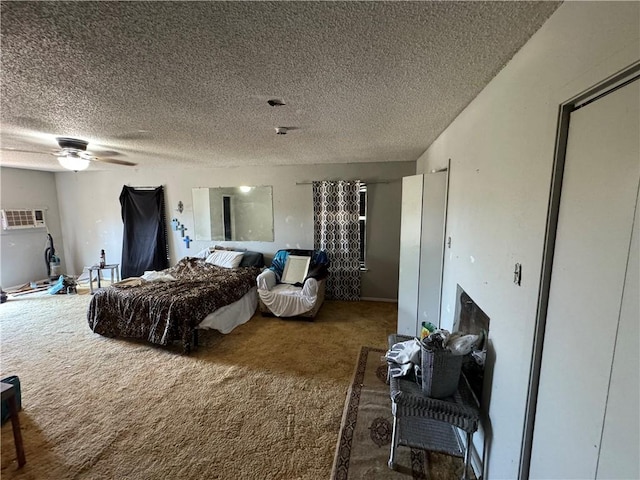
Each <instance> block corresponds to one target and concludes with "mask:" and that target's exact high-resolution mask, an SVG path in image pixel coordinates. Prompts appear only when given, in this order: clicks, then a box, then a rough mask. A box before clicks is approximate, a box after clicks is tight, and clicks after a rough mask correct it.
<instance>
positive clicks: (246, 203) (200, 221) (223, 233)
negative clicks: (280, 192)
mask: <svg viewBox="0 0 640 480" xmlns="http://www.w3.org/2000/svg"><path fill="white" fill-rule="evenodd" d="M192 194H193V221H194V230H195V232H194V236H195V239H196V240H214V241H238V242H243V241H244V242H248V241H254V242H273V198H272V197H273V196H272V192H271V187H270V186H262V187H218V188H194V189H193V191H192Z"/></svg>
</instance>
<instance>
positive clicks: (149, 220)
mask: <svg viewBox="0 0 640 480" xmlns="http://www.w3.org/2000/svg"><path fill="white" fill-rule="evenodd" d="M120 205H121V207H122V222H123V223H124V232H123V236H122V278H129V277H139V276H141V275H142V274H143V273H144V272H145V270H163V269H165V268H168V267H169V250H168V247H169V245H168V242H167V222H166V220H165V215H164V190H163V188H162V187H157V188H154V189H136V188H135V187H127V186H126V185H125V186H123V187H122V193H121V194H120Z"/></svg>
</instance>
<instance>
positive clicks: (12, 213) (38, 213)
mask: <svg viewBox="0 0 640 480" xmlns="http://www.w3.org/2000/svg"><path fill="white" fill-rule="evenodd" d="M0 213H2V229H3V230H18V229H23V228H45V227H46V225H45V223H44V210H32V209H26V208H20V209H12V210H9V209H6V210H5V209H3V210H0Z"/></svg>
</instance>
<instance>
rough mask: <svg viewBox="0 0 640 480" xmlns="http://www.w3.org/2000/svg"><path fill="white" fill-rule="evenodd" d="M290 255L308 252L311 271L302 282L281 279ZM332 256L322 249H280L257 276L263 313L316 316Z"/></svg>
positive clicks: (283, 315) (304, 254)
mask: <svg viewBox="0 0 640 480" xmlns="http://www.w3.org/2000/svg"><path fill="white" fill-rule="evenodd" d="M289 255H298V256H309V257H311V263H310V267H309V272H308V274H307V276H306V278H305V279H304V281H303V282H302V283H298V284H295V285H291V284H288V283H281V282H280V280H281V278H282V273H283V270H284V267H285V265H286V261H287V257H288V256H289ZM328 266H329V260H328V258H327V255H326V253H325V252H323V251H317V250H316V251H314V250H293V249H289V250H278V251H277V252H276V254H275V256H274V257H273V261H272V264H271V267H269V268H268V269H266V270H264V271H263V272H262V273H261V274H260V275H258V278H257V284H258V305H259V308H260V312H261V313H262V315H275V316H277V317H306V318H314V317H315V316H316V314H317V313H318V310H319V309H320V306H321V305H322V303H323V302H324V295H325V278H326V276H327V269H328Z"/></svg>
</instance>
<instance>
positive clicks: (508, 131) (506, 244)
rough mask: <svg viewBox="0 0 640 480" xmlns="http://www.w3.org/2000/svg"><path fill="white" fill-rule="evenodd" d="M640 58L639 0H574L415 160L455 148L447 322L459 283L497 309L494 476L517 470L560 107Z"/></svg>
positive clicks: (443, 155)
mask: <svg viewBox="0 0 640 480" xmlns="http://www.w3.org/2000/svg"><path fill="white" fill-rule="evenodd" d="M639 59H640V3H638V2H620V3H618V2H566V3H564V4H563V5H562V6H561V7H560V8H559V9H558V10H557V11H556V12H555V13H554V14H553V15H552V16H551V17H550V19H549V20H548V21H547V22H546V23H545V24H544V25H543V27H542V28H541V29H540V31H538V32H537V33H536V34H535V35H534V36H533V37H532V39H531V40H530V41H529V42H528V43H527V44H526V45H525V46H524V47H523V48H522V49H521V50H520V52H518V53H517V54H516V55H515V56H514V58H513V59H512V60H511V62H510V63H509V64H508V65H507V66H506V67H505V68H504V69H503V70H502V71H501V72H500V73H499V74H498V75H497V77H496V78H495V79H494V80H493V81H492V82H491V83H490V84H489V85H488V86H487V87H486V88H485V89H484V90H483V91H482V92H481V94H480V95H479V96H478V97H477V98H476V99H475V100H474V101H473V102H472V103H471V104H470V105H469V106H468V107H467V108H466V109H465V110H464V111H463V112H462V113H461V114H460V115H459V116H458V118H457V119H456V120H455V121H454V122H453V123H452V124H451V125H450V126H449V127H448V128H447V129H446V130H445V131H444V132H443V133H442V134H441V135H440V137H439V138H438V139H437V140H436V142H434V144H433V145H432V146H431V147H430V148H429V149H428V150H427V151H426V152H425V153H424V154H423V155H422V156H421V157H420V159H419V160H418V162H417V172H418V173H424V172H427V171H430V170H431V169H434V168H440V167H444V166H446V164H447V159H449V158H451V170H450V190H449V205H448V222H447V235H448V236H450V237H451V240H452V245H451V248H450V249H447V250H446V252H445V256H446V259H445V272H444V292H443V305H442V319H443V325H444V326H445V327H447V326H449V327H450V326H451V323H452V321H453V315H454V310H455V293H456V284H460V285H461V286H462V288H464V289H465V290H466V291H467V293H469V295H470V296H471V297H472V298H473V299H474V301H475V302H476V303H477V304H478V305H479V306H480V308H482V309H483V310H484V311H485V312H486V313H487V315H488V316H489V317H490V318H491V323H490V339H491V342H492V350H493V352H494V353H493V354H492V357H495V358H493V359H492V361H493V362H494V365H493V367H492V368H490V371H489V375H488V382H489V383H490V385H489V387H490V394H489V398H490V407H489V416H490V428H489V429H488V432H487V439H488V442H489V443H488V445H489V447H488V448H487V452H486V455H487V459H486V460H487V465H486V474H487V477H486V478H490V479H513V478H516V477H517V473H518V463H519V459H520V455H521V451H520V450H521V441H522V435H523V422H524V413H525V401H526V395H527V388H528V383H527V382H528V376H529V367H530V362H531V353H532V341H533V329H534V324H535V317H536V306H537V300H538V284H539V280H540V269H541V263H542V249H543V241H544V233H545V222H546V215H547V202H548V195H549V188H550V182H551V169H552V163H553V158H554V144H555V133H556V125H557V115H558V107H559V105H560V104H561V103H563V102H565V101H567V100H568V99H569V98H571V97H573V96H575V95H577V94H578V93H580V92H582V91H584V90H586V89H587V88H589V87H591V86H593V85H595V84H597V83H599V82H600V81H601V80H603V79H605V78H607V77H608V76H611V75H613V74H614V73H616V72H618V71H620V70H621V69H623V68H625V67H627V66H628V65H630V64H632V63H634V62H637V61H638V60H639ZM515 263H521V264H522V285H521V286H516V285H515V284H514V283H513V281H512V279H513V270H514V264H515ZM568 301H571V300H570V299H568ZM491 370H492V371H491ZM491 377H492V378H491ZM567 408H571V407H569V406H568V407H567Z"/></svg>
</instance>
